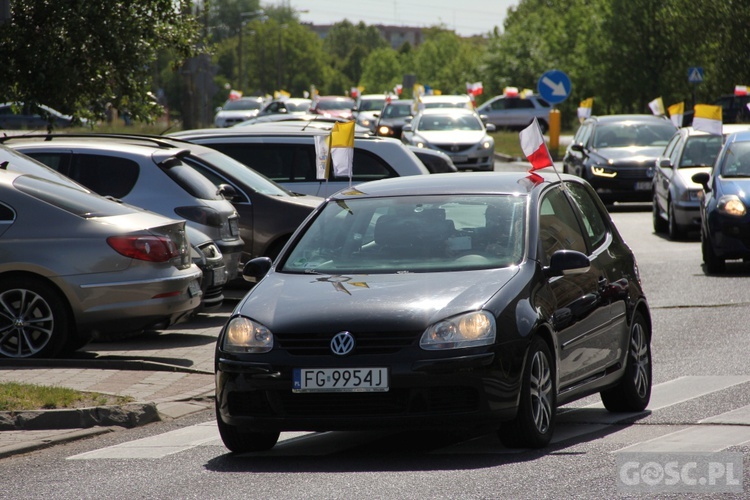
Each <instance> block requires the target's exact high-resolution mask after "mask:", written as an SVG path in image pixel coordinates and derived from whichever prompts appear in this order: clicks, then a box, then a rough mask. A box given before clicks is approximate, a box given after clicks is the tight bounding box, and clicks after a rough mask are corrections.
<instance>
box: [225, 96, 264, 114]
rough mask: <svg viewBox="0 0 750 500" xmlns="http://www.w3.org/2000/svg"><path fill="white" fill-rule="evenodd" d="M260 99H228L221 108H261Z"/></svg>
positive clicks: (230, 109) (231, 109) (234, 109)
mask: <svg viewBox="0 0 750 500" xmlns="http://www.w3.org/2000/svg"><path fill="white" fill-rule="evenodd" d="M261 104H263V103H262V102H260V101H256V100H255V99H240V100H237V101H227V102H226V103H225V104H224V106H223V107H222V108H221V109H222V111H241V110H246V109H260V106H261Z"/></svg>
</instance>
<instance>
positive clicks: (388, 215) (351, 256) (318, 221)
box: [280, 194, 527, 274]
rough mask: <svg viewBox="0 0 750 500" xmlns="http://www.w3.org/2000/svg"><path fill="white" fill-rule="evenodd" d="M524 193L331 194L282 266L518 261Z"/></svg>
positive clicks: (455, 266)
mask: <svg viewBox="0 0 750 500" xmlns="http://www.w3.org/2000/svg"><path fill="white" fill-rule="evenodd" d="M526 204H527V203H526V197H525V196H516V195H492V196H489V195H459V194H451V195H440V196H408V197H405V196H400V197H388V198H385V197H384V198H368V199H351V200H346V201H335V200H334V201H330V202H327V203H326V205H325V207H324V209H323V210H322V211H321V212H320V213H318V214H317V216H316V218H315V220H314V221H313V222H312V223H311V224H310V225H309V226H308V227H307V228H306V229H305V230H304V232H303V234H302V235H301V236H300V237H299V239H298V240H297V241H296V243H295V244H294V245H293V247H292V249H291V251H290V253H289V254H288V256H287V257H286V258H285V259H284V260H283V262H282V263H281V266H280V270H281V272H288V273H326V274H344V273H345V274H376V273H409V272H449V271H459V270H462V271H463V270H474V269H488V268H499V267H508V266H512V265H516V264H519V263H520V262H521V261H522V259H523V256H524V250H525V241H526V238H525V227H526V224H525V218H526Z"/></svg>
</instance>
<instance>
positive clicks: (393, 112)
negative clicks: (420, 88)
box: [382, 103, 411, 118]
mask: <svg viewBox="0 0 750 500" xmlns="http://www.w3.org/2000/svg"><path fill="white" fill-rule="evenodd" d="M405 116H411V104H410V103H403V104H389V105H388V106H386V107H385V109H384V110H383V114H382V117H383V118H403V117H405Z"/></svg>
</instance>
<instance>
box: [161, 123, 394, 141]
mask: <svg viewBox="0 0 750 500" xmlns="http://www.w3.org/2000/svg"><path fill="white" fill-rule="evenodd" d="M333 125H334V122H320V123H317V124H316V125H314V126H312V125H310V121H308V120H299V121H294V120H290V121H282V122H268V123H258V124H255V125H248V126H245V127H228V128H202V129H193V130H183V131H181V132H174V133H172V134H168V135H167V136H166V137H167V138H169V137H175V138H178V139H180V138H182V139H186V140H188V141H189V140H190V138H194V137H241V136H243V135H244V136H285V137H308V136H315V135H320V134H321V131H324V132H328V131H330V130H331V129H333ZM368 132H369V130H368ZM354 136H355V137H356V138H358V139H364V138H370V139H373V140H375V139H383V138H382V137H380V138H379V137H375V136H371V135H370V134H369V133H363V132H358V131H357V129H356V128H355V133H354Z"/></svg>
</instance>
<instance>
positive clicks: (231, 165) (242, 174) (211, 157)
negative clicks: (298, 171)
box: [197, 151, 292, 196]
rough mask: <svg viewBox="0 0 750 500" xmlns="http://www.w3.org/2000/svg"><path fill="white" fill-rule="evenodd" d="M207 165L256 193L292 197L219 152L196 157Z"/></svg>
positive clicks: (266, 178)
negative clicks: (212, 166)
mask: <svg viewBox="0 0 750 500" xmlns="http://www.w3.org/2000/svg"><path fill="white" fill-rule="evenodd" d="M197 156H198V157H199V158H201V159H202V160H203V161H205V162H206V163H208V164H209V165H214V166H215V167H216V169H217V170H218V171H219V172H226V174H227V175H229V176H230V177H234V178H235V179H237V180H239V181H241V182H242V183H243V184H245V185H246V186H248V187H250V188H252V189H254V190H255V191H256V192H258V193H262V194H267V195H269V196H292V193H291V192H289V191H287V190H286V189H284V188H282V187H281V186H279V185H278V184H276V183H275V182H273V181H272V180H270V179H269V178H268V177H265V176H264V175H261V174H259V173H258V172H256V171H255V170H253V169H251V168H250V167H248V166H246V165H244V164H243V163H240V162H238V161H237V160H235V159H234V158H232V157H231V156H227V155H225V154H224V153H220V152H219V151H215V152H214V151H210V152H206V153H200V154H198V155H197Z"/></svg>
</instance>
